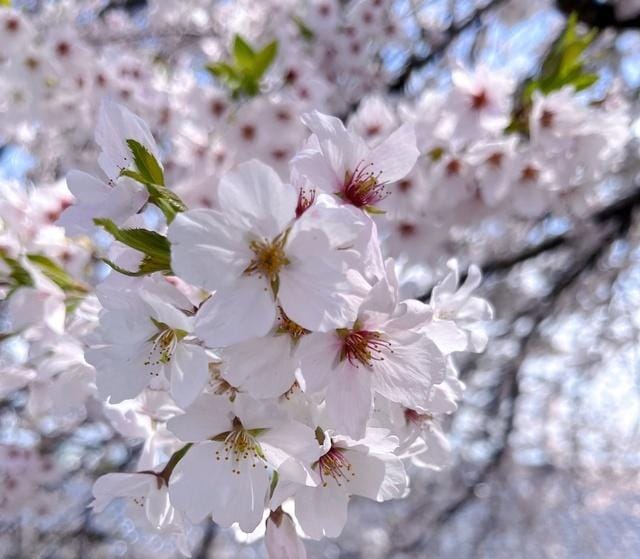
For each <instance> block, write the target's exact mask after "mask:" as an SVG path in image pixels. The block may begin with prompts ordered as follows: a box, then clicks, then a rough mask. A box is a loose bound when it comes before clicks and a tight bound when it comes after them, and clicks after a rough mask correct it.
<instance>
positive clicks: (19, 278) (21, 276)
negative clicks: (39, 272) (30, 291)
mask: <svg viewBox="0 0 640 559" xmlns="http://www.w3.org/2000/svg"><path fill="white" fill-rule="evenodd" d="M0 258H2V260H3V261H4V263H5V264H6V265H7V266H9V269H10V272H9V280H10V284H11V286H12V288H13V289H16V288H18V287H33V279H32V278H31V274H29V272H27V270H26V269H25V268H24V266H22V264H20V262H18V261H17V260H16V259H15V258H11V257H10V256H8V255H7V254H6V253H5V252H4V251H3V250H0Z"/></svg>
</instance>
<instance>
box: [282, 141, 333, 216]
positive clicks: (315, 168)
mask: <svg viewBox="0 0 640 559" xmlns="http://www.w3.org/2000/svg"><path fill="white" fill-rule="evenodd" d="M290 166H291V172H292V174H293V176H294V177H295V176H296V175H298V176H302V177H305V178H306V179H307V180H308V181H309V182H310V183H311V184H313V186H314V188H317V189H318V190H321V191H323V192H326V193H328V194H334V193H336V192H339V191H340V190H341V188H342V183H343V181H344V176H342V177H339V176H338V174H337V172H336V171H335V170H334V169H333V168H332V166H331V164H330V163H329V161H328V160H327V158H326V157H325V156H324V154H323V153H322V152H321V151H318V150H315V149H305V150H302V151H300V152H298V153H297V154H296V155H295V157H294V158H293V159H292V160H291V163H290ZM303 215H304V214H303Z"/></svg>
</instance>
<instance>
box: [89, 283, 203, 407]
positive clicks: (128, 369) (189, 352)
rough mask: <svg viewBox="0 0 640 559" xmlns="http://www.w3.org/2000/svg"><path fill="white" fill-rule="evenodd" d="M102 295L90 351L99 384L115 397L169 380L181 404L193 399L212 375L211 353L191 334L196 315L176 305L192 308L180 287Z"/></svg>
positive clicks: (150, 286) (132, 394)
mask: <svg viewBox="0 0 640 559" xmlns="http://www.w3.org/2000/svg"><path fill="white" fill-rule="evenodd" d="M147 287H148V289H149V291H146V290H144V288H143V289H141V290H140V291H139V292H138V293H133V292H125V293H122V292H119V291H118V292H112V291H111V290H108V289H105V290H103V291H102V292H101V294H100V295H99V298H100V300H101V302H102V305H103V310H102V311H101V313H100V328H99V331H98V334H99V341H98V343H96V344H95V345H94V346H93V347H92V348H90V349H89V350H88V351H87V352H86V356H87V359H88V361H89V362H90V363H91V364H92V365H94V366H95V367H96V370H97V384H98V390H99V391H100V393H101V394H102V395H103V397H105V398H107V397H109V398H110V400H111V402H112V403H118V402H121V401H122V400H125V399H127V398H133V397H135V396H137V395H138V394H140V392H142V390H144V389H145V388H146V387H147V386H150V385H151V386H154V387H164V386H165V384H166V383H168V385H169V389H170V391H171V394H172V396H173V397H174V399H175V400H176V402H178V404H180V405H181V406H187V405H189V404H190V403H191V402H192V401H193V400H194V399H195V398H196V397H197V396H198V394H199V393H200V391H201V390H202V388H203V387H204V385H205V383H206V382H207V380H208V377H209V373H208V361H209V357H208V355H207V352H206V350H205V349H204V348H203V347H201V346H200V345H198V344H197V343H195V341H194V340H193V339H192V338H191V337H190V334H191V332H192V323H193V317H190V316H187V315H186V314H185V313H184V312H183V311H182V310H180V309H179V308H176V306H174V305H182V308H183V309H188V308H189V306H190V305H189V303H188V301H187V300H186V298H184V297H183V296H182V295H181V294H180V293H179V292H178V291H177V290H175V291H173V292H172V293H171V296H172V299H169V297H167V291H164V292H162V294H163V295H164V296H165V299H162V298H161V297H160V296H159V294H158V293H154V291H153V290H152V289H153V287H154V285H153V283H151V282H149V283H147Z"/></svg>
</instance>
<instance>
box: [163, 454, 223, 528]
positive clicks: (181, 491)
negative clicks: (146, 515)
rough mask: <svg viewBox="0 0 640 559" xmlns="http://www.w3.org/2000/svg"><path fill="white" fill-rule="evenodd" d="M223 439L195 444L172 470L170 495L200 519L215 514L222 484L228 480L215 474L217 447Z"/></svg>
mask: <svg viewBox="0 0 640 559" xmlns="http://www.w3.org/2000/svg"><path fill="white" fill-rule="evenodd" d="M220 446H221V445H220V443H214V442H207V443H202V444H197V445H194V446H192V447H191V448H190V449H189V450H188V451H187V453H186V454H185V455H184V457H183V458H182V459H181V460H180V461H179V462H178V465H177V466H176V467H175V469H174V470H173V473H172V474H171V479H170V480H169V496H170V497H171V502H172V503H173V506H174V507H176V508H177V509H178V510H180V511H182V512H184V514H185V515H186V516H187V518H188V519H189V520H190V521H191V522H193V523H198V522H201V521H202V520H204V518H205V517H206V516H207V515H208V514H211V512H212V511H213V507H214V502H215V500H216V499H217V498H218V486H220V485H222V484H223V483H225V482H226V480H223V479H220V478H219V477H218V476H216V475H215V472H214V468H213V467H212V465H213V464H215V463H216V450H217V449H218V447H220Z"/></svg>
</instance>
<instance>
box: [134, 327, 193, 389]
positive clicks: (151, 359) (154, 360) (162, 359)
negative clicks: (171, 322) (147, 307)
mask: <svg viewBox="0 0 640 559" xmlns="http://www.w3.org/2000/svg"><path fill="white" fill-rule="evenodd" d="M151 320H152V322H153V323H154V324H155V325H156V326H157V327H158V330H159V332H158V333H157V334H155V335H154V336H153V337H152V338H151V340H150V341H151V342H152V344H151V348H150V349H149V353H148V354H147V359H146V360H145V361H144V362H143V364H144V365H145V366H147V367H150V368H151V371H150V372H149V374H150V375H151V376H154V377H157V376H159V375H160V372H159V369H160V367H162V366H163V365H168V364H169V363H170V362H171V359H172V358H173V352H174V351H175V349H176V346H177V345H178V342H179V341H180V340H181V339H183V338H184V337H185V336H186V335H187V333H186V332H183V331H182V330H174V329H173V328H169V327H168V326H167V325H166V324H163V323H161V322H158V321H156V320H154V319H153V318H152V319H151Z"/></svg>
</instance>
